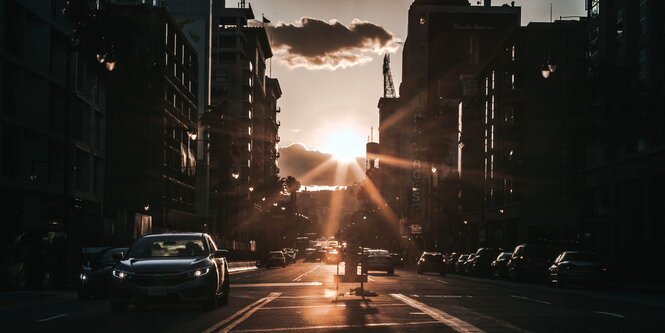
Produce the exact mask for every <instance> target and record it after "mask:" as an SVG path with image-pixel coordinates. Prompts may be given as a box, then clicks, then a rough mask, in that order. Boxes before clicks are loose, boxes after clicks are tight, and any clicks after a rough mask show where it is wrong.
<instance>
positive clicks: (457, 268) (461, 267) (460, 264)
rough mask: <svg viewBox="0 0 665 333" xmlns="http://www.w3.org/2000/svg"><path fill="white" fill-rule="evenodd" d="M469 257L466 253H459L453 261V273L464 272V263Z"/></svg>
mask: <svg viewBox="0 0 665 333" xmlns="http://www.w3.org/2000/svg"><path fill="white" fill-rule="evenodd" d="M467 259H469V255H468V254H461V255H460V256H459V258H458V259H457V262H456V263H455V273H457V274H464V263H465V262H466V260H467Z"/></svg>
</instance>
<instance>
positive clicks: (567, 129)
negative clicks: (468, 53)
mask: <svg viewBox="0 0 665 333" xmlns="http://www.w3.org/2000/svg"><path fill="white" fill-rule="evenodd" d="M585 31H586V21H584V20H582V21H556V22H553V23H529V24H528V25H527V26H526V27H522V28H520V29H519V30H517V31H515V32H514V33H513V34H512V35H511V36H510V37H509V38H508V39H506V40H505V41H504V43H503V44H501V47H500V48H499V50H498V52H496V53H495V55H494V56H492V57H491V58H490V59H489V61H488V62H487V65H485V66H483V68H482V70H481V71H480V73H479V75H478V76H477V77H476V80H477V82H479V84H478V90H477V94H474V95H471V96H468V97H467V98H465V100H464V104H465V105H464V108H463V109H462V113H463V119H462V126H461V140H462V142H463V143H464V148H463V151H464V155H463V159H462V163H461V166H462V177H461V184H460V185H461V188H460V195H461V197H460V199H461V200H460V205H461V207H460V208H461V217H462V218H463V219H464V220H463V221H466V224H465V223H464V222H463V221H458V222H457V223H455V224H453V225H452V230H453V231H454V234H456V235H458V239H456V240H455V242H454V243H455V244H457V247H458V248H464V247H471V248H478V247H483V246H485V247H500V248H504V249H507V250H509V249H513V248H514V247H515V246H516V245H518V244H520V243H524V242H526V243H544V244H547V245H551V246H552V247H555V248H564V249H570V248H571V247H572V246H575V245H577V244H576V242H579V241H580V239H581V238H580V237H581V234H582V232H581V228H580V222H581V219H580V207H581V206H580V205H579V201H580V200H579V199H580V198H579V193H580V191H579V190H580V186H579V185H580V184H581V183H582V182H581V175H580V174H579V172H576V171H575V170H577V169H578V168H579V166H580V164H581V162H582V157H581V156H582V149H581V146H580V145H579V144H577V142H579V141H580V138H581V137H582V132H583V131H584V126H583V119H584V116H583V114H584V112H585V107H586V105H587V102H588V97H589V94H588V93H587V90H586V89H585V88H586V87H587V86H588V84H589V80H588V77H587V75H586V70H585V60H586V59H585V50H586V45H587V44H586V41H587V39H586V36H585V33H584V32H585Z"/></svg>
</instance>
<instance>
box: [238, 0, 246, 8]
mask: <svg viewBox="0 0 665 333" xmlns="http://www.w3.org/2000/svg"><path fill="white" fill-rule="evenodd" d="M238 8H245V0H240V3H239V4H238Z"/></svg>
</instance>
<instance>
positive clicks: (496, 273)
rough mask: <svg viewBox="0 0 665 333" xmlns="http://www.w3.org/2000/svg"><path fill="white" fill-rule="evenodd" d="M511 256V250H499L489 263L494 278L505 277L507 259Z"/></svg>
mask: <svg viewBox="0 0 665 333" xmlns="http://www.w3.org/2000/svg"><path fill="white" fill-rule="evenodd" d="M512 256H513V253H512V252H501V253H499V255H498V256H497V257H496V259H494V261H492V263H491V264H490V266H491V270H492V277H493V278H495V279H503V278H505V277H506V273H507V268H506V265H507V264H508V261H509V260H510V258H511V257H512Z"/></svg>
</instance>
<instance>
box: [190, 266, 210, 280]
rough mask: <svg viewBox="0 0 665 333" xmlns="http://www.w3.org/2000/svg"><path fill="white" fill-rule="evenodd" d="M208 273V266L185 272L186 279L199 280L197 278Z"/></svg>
mask: <svg viewBox="0 0 665 333" xmlns="http://www.w3.org/2000/svg"><path fill="white" fill-rule="evenodd" d="M208 273H210V266H207V267H202V268H198V269H195V270H193V271H189V272H187V277H190V278H199V277H202V276H204V275H206V274H208Z"/></svg>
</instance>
